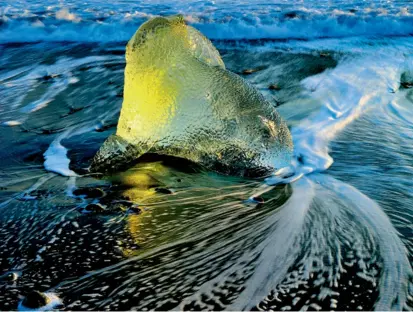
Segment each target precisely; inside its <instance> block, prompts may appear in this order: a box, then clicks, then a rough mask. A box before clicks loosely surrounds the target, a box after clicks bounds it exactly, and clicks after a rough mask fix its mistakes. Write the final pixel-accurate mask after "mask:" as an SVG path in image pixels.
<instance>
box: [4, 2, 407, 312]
mask: <svg viewBox="0 0 413 312" xmlns="http://www.w3.org/2000/svg"><path fill="white" fill-rule="evenodd" d="M178 13H179V14H182V15H183V16H184V18H185V20H186V21H187V23H188V24H190V25H192V26H194V27H196V28H197V29H199V30H200V31H201V32H202V33H204V34H205V35H206V36H207V37H208V38H210V39H211V40H212V41H213V43H214V45H215V46H216V47H217V48H218V49H219V51H220V53H221V55H222V58H223V60H224V62H225V64H226V67H227V68H228V69H229V70H231V71H233V72H235V73H238V74H240V75H242V76H243V77H244V78H245V79H247V80H248V81H249V82H250V83H252V84H253V85H254V86H255V87H257V88H258V89H259V90H260V91H261V92H262V93H263V94H264V96H265V97H266V98H267V99H268V100H269V101H270V102H271V103H273V104H274V106H275V107H276V109H277V111H278V112H279V113H280V114H281V115H282V116H283V118H284V119H285V120H286V121H287V123H288V125H289V127H290V130H291V133H292V136H293V141H294V146H295V148H294V159H292V163H291V168H290V169H291V170H293V171H294V173H295V176H294V177H296V179H290V180H287V181H286V180H285V179H284V180H283V179H282V178H280V176H277V175H274V176H272V177H269V178H267V179H266V180H264V179H254V180H251V179H240V178H236V177H227V176H221V175H218V174H216V173H214V172H206V171H204V170H202V169H201V168H196V167H192V166H191V165H187V164H185V165H183V164H181V163H180V162H179V161H178V163H177V162H176V160H174V161H171V160H169V161H166V160H157V161H155V162H154V161H151V162H145V163H143V164H140V165H137V166H136V167H134V168H130V169H129V170H128V171H126V172H124V173H120V174H118V175H115V176H112V177H108V178H103V179H102V178H99V177H96V176H91V175H90V174H89V173H88V170H87V168H88V166H89V164H90V160H91V158H92V157H93V155H94V154H95V153H96V151H97V150H98V148H99V147H100V145H101V144H102V143H103V141H104V140H105V139H106V138H107V137H108V136H109V135H111V134H112V133H114V131H115V129H116V123H117V120H118V118H119V111H120V107H121V104H122V96H123V70H124V66H125V60H124V52H125V45H126V42H127V40H128V39H129V38H130V37H131V36H132V35H133V33H134V32H135V31H136V29H137V28H138V27H139V25H141V24H142V23H143V22H144V21H146V20H147V19H148V18H151V17H153V16H158V15H172V14H178ZM412 35H413V7H412V4H411V2H410V1H374V2H373V1H371V2H366V1H344V0H343V1H339V0H336V1H322V0H319V1H225V0H222V1H218V0H216V1H179V2H178V1H128V0H124V1H119V0H118V1H110V2H109V1H108V2H106V1H96V0H93V1H77V0H72V1H59V2H58V1H46V0H43V1H19V0H13V1H6V2H4V1H3V2H1V6H0V125H1V127H0V142H1V147H2V148H1V150H0V160H1V161H0V275H1V274H3V275H2V276H3V277H4V276H7V274H8V273H10V272H18V274H17V275H16V276H18V278H17V279H16V280H13V281H9V280H7V279H6V278H0V309H1V310H14V309H23V310H24V309H25V308H26V307H24V306H23V305H22V300H21V298H22V296H25V295H26V294H27V293H28V292H30V291H31V290H37V291H40V292H44V293H46V294H50V296H53V298H56V300H55V301H52V303H53V302H56V303H58V304H59V309H63V310H64V309H67V310H86V309H99V310H103V309H111V310H129V309H132V308H134V309H138V310H145V309H158V310H168V309H194V310H206V309H209V310H211V309H214V310H242V309H265V310H269V309H273V310H299V309H303V310H320V309H322V310H327V309H328V310H368V309H376V310H389V309H394V310H401V309H408V310H410V309H412V304H413V298H412V295H413V284H412V281H413V280H412V277H413V275H412V274H413V272H412V267H411V264H412V260H413V249H412V248H413V227H412V221H413V204H412V200H413V191H412V190H413V182H412V175H413V147H412V146H413V127H412V126H413V114H412V113H411V110H412V105H413V88H412V85H413V37H412ZM270 86H272V87H270ZM154 122H156V121H154ZM285 182H291V183H287V184H285ZM84 187H87V188H89V189H90V188H94V189H99V190H101V192H102V194H101V195H99V196H87V195H79V193H76V190H77V189H82V188H84ZM114 189H116V190H117V192H118V193H117V194H118V195H117V196H114V197H113V196H112V195H110V194H112V193H113V190H114ZM119 189H120V191H119ZM162 190H163V191H162ZM165 190H167V191H165ZM119 192H120V193H121V194H119ZM76 194H77V195H76ZM111 196H112V197H111ZM254 196H255V199H256V200H252V201H251V200H250V201H248V200H247V199H248V198H252V197H254ZM108 198H110V200H109V199H108ZM123 201H125V202H127V203H128V205H130V204H131V203H133V204H134V205H135V204H137V205H138V209H139V210H130V209H129V210H127V211H123V210H110V211H108V212H107V213H96V212H95V213H93V212H90V211H88V210H87V207H88V206H87V205H89V204H102V205H105V206H106V207H107V208H108V210H109V208H110V207H114V206H116V205H118V204H119V203H122V202H123ZM47 308H50V306H47Z"/></svg>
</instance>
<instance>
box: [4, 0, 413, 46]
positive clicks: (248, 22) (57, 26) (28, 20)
mask: <svg viewBox="0 0 413 312" xmlns="http://www.w3.org/2000/svg"><path fill="white" fill-rule="evenodd" d="M24 4H25V5H24ZM408 4H409V3H408V2H407V1H406V2H405V4H404V3H403V2H400V3H398V4H397V5H392V3H391V1H389V3H384V4H381V5H380V6H376V7H375V8H373V7H372V8H369V7H367V8H365V9H364V10H363V9H356V8H355V5H354V4H352V2H350V1H348V2H345V1H344V2H343V3H341V2H338V3H337V6H336V7H334V4H332V5H331V6H325V5H323V3H322V1H320V2H319V3H317V2H315V3H312V5H311V8H308V7H303V4H302V3H300V2H297V3H294V1H292V2H291V3H288V4H287V3H282V2H279V3H269V4H267V5H264V4H262V3H257V2H256V1H251V2H250V3H243V4H239V5H238V6H234V5H233V4H232V3H231V2H230V1H220V2H219V3H212V2H201V1H163V2H162V3H153V2H146V1H139V2H136V3H131V2H117V1H114V2H113V3H107V4H104V5H101V6H100V7H99V10H90V8H88V7H85V8H83V6H82V3H79V5H78V8H77V10H76V12H73V11H71V10H69V8H67V7H61V6H50V7H49V8H48V10H47V11H46V12H45V11H44V10H43V9H40V8H38V7H37V4H36V3H25V1H19V2H17V1H9V3H8V6H5V9H3V10H2V11H0V16H2V17H1V20H2V21H3V25H2V26H1V27H2V29H1V32H0V42H33V41H78V42H81V41H87V42H90V41H92V42H112V41H127V40H128V39H129V38H130V37H131V36H132V35H133V33H134V32H135V31H136V29H137V27H138V26H139V25H140V24H142V23H143V22H144V21H146V20H147V19H148V18H150V17H153V16H155V15H154V14H160V15H173V14H177V13H184V15H185V19H186V20H187V22H188V23H189V24H191V25H193V26H195V27H196V28H198V29H199V30H201V32H203V33H204V34H205V35H206V36H207V37H209V38H212V39H229V40H234V39H236V40H237V39H291V38H299V39H313V38H320V37H348V36H408V35H410V34H412V33H413V14H412V13H411V12H410V11H409V10H408ZM188 8H190V10H188ZM245 12H248V13H245ZM33 20H35V21H34V22H33Z"/></svg>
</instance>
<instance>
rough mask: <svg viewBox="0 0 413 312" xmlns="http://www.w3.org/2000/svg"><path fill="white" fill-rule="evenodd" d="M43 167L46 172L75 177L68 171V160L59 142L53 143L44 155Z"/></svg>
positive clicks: (65, 151)
mask: <svg viewBox="0 0 413 312" xmlns="http://www.w3.org/2000/svg"><path fill="white" fill-rule="evenodd" d="M44 158H45V161H44V167H45V169H46V170H48V171H51V172H55V173H58V174H61V175H63V176H66V177H73V176H77V174H76V173H75V172H73V171H72V170H70V169H69V164H70V159H69V158H68V157H67V149H66V148H65V147H64V146H62V145H61V144H60V140H59V139H58V140H55V141H53V143H52V144H50V146H49V148H48V149H47V151H46V152H45V153H44Z"/></svg>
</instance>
